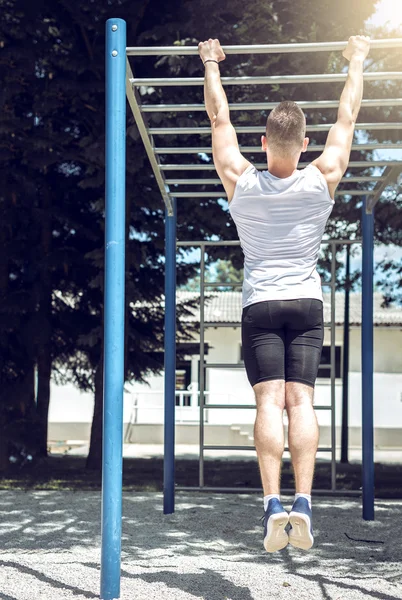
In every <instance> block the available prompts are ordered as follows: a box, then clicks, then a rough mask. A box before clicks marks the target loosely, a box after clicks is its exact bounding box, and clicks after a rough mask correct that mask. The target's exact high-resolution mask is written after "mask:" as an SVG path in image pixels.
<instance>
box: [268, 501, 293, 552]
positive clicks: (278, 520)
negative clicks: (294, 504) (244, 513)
mask: <svg viewBox="0 0 402 600" xmlns="http://www.w3.org/2000/svg"><path fill="white" fill-rule="evenodd" d="M288 521H289V515H288V513H287V512H286V510H285V509H284V508H283V506H282V504H281V502H280V501H279V500H277V499H276V498H271V500H270V501H269V502H268V507H267V510H266V511H265V514H264V548H265V550H266V551H267V552H276V551H277V550H282V548H285V546H287V545H288V542H289V538H288V534H287V533H286V531H285V527H286V525H287V524H288Z"/></svg>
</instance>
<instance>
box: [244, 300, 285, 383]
mask: <svg viewBox="0 0 402 600" xmlns="http://www.w3.org/2000/svg"><path fill="white" fill-rule="evenodd" d="M269 308H270V307H269V303H268V302H259V303H257V304H253V305H251V306H249V307H247V308H246V309H245V310H244V311H243V318H242V348H243V357H244V365H245V368H246V372H247V377H248V380H249V382H250V384H251V385H252V386H253V387H254V386H255V385H256V384H258V383H262V382H264V381H272V380H277V379H282V380H284V379H285V330H284V328H283V327H280V326H279V327H278V325H280V322H279V321H276V322H275V323H273V322H272V319H271V316H270V310H269Z"/></svg>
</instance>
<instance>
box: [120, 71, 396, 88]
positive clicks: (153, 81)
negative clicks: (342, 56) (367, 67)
mask: <svg viewBox="0 0 402 600" xmlns="http://www.w3.org/2000/svg"><path fill="white" fill-rule="evenodd" d="M346 77H347V73H319V74H312V75H310V74H308V75H264V76H262V77H253V76H246V75H245V76H243V77H221V81H222V85H287V84H299V83H309V84H311V83H338V82H343V81H346ZM363 77H364V80H365V81H395V80H398V79H402V72H401V71H386V72H380V71H378V72H375V71H374V72H365V73H363ZM130 83H131V84H132V85H133V86H136V87H140V86H145V87H172V86H180V87H188V86H203V85H204V77H134V78H133V79H130Z"/></svg>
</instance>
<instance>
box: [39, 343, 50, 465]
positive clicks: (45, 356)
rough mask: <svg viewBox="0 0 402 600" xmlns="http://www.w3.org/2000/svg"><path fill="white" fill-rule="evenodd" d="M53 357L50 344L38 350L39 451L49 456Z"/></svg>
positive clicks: (42, 454)
mask: <svg viewBox="0 0 402 600" xmlns="http://www.w3.org/2000/svg"><path fill="white" fill-rule="evenodd" d="M51 373H52V357H51V353H50V344H49V343H45V344H42V345H41V347H40V348H39V351H38V395H37V397H36V416H37V423H38V437H39V439H38V453H39V455H40V456H47V437H48V417H49V404H50V377H51Z"/></svg>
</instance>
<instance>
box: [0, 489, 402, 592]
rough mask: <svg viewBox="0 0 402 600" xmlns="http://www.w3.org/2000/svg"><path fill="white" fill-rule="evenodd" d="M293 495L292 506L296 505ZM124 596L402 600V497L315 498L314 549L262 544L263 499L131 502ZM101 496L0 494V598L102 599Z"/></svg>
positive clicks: (190, 497)
mask: <svg viewBox="0 0 402 600" xmlns="http://www.w3.org/2000/svg"><path fill="white" fill-rule="evenodd" d="M290 501H291V498H289V497H288V498H284V504H285V506H286V507H287V508H290ZM123 514H124V520H123V540H122V548H123V551H122V581H121V598H122V599H124V600H137V599H140V600H153V599H155V600H156V599H158V600H164V599H166V600H168V599H169V600H172V599H174V600H190V599H197V598H198V599H199V598H203V599H205V600H271V599H274V598H275V599H280V600H282V599H291V600H315V599H317V600H318V599H323V600H341V599H342V600H349V599H350V600H363V599H364V600H367V599H381V600H394V599H402V560H401V559H402V546H401V539H402V501H378V502H377V503H376V521H374V522H364V521H363V520H362V518H361V506H360V502H359V501H358V500H354V499H353V500H352V499H345V498H339V499H333V498H331V499H327V498H322V497H319V498H315V500H314V503H313V515H314V528H315V535H316V544H315V546H314V547H313V549H312V550H310V551H309V552H303V551H301V550H297V549H295V548H292V547H290V546H288V547H287V548H286V549H285V550H283V551H282V552H279V553H276V554H267V553H266V552H265V551H264V549H263V546H262V526H261V524H260V521H259V518H260V516H261V514H262V500H261V498H260V497H259V496H256V495H223V494H208V495H207V494H199V493H193V494H188V493H178V494H177V502H176V512H175V514H174V515H169V516H164V515H163V513H162V496H161V494H155V493H149V494H148V493H127V494H125V495H124V513H123ZM99 522H100V494H99V493H97V492H40V491H30V492H22V491H1V492H0V599H1V600H36V599H41V600H64V599H66V600H67V599H69V600H84V599H88V598H98V597H99V591H98V590H99V556H100V551H99V546H100V527H99Z"/></svg>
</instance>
